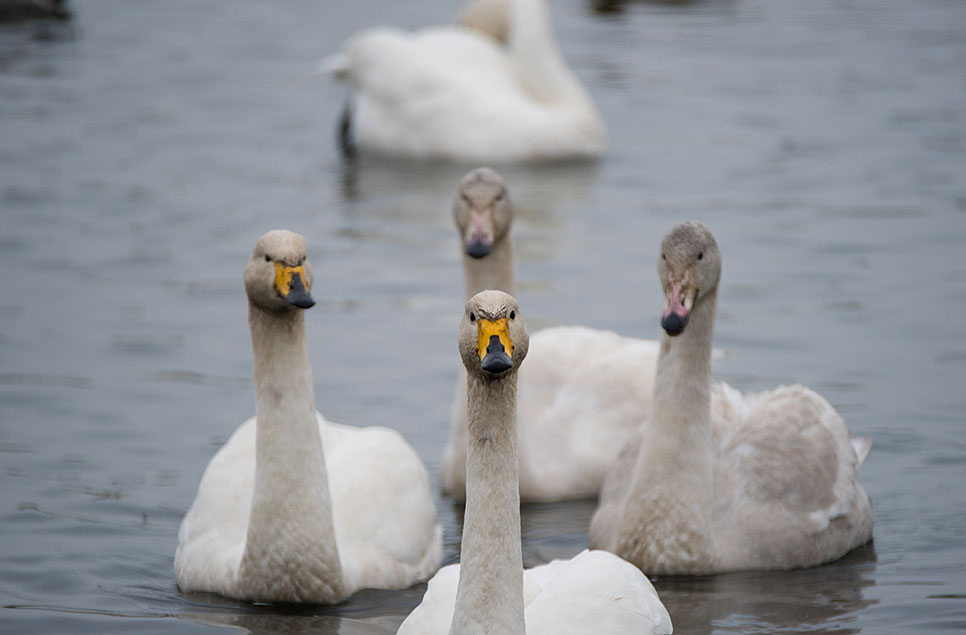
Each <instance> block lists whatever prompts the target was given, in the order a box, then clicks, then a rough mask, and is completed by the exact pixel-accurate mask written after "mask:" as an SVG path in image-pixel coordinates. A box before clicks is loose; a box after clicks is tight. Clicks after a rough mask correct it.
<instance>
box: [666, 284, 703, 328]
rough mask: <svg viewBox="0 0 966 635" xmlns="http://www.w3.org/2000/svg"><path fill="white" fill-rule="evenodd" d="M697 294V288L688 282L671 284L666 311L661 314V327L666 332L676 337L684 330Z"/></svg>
mask: <svg viewBox="0 0 966 635" xmlns="http://www.w3.org/2000/svg"><path fill="white" fill-rule="evenodd" d="M697 295H698V290H697V288H695V287H694V286H692V285H689V284H687V283H685V284H681V283H678V284H672V285H671V292H670V294H669V296H668V297H667V300H666V302H665V304H664V312H663V313H662V314H661V327H662V328H663V329H664V332H665V333H667V334H668V335H670V336H672V337H674V336H675V335H680V334H681V333H683V332H684V329H685V327H686V326H687V325H688V319H689V318H690V317H691V309H692V307H694V299H695V298H696V297H697Z"/></svg>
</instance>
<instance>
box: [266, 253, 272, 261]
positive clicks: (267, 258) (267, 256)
mask: <svg viewBox="0 0 966 635" xmlns="http://www.w3.org/2000/svg"><path fill="white" fill-rule="evenodd" d="M271 261H272V257H271V256H269V255H268V254H265V262H271Z"/></svg>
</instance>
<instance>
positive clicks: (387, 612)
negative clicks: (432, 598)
mask: <svg viewBox="0 0 966 635" xmlns="http://www.w3.org/2000/svg"><path fill="white" fill-rule="evenodd" d="M425 592H426V585H425V584H418V585H416V586H414V587H412V588H409V589H405V590H403V591H384V590H373V589H370V590H364V591H360V592H359V593H357V594H355V595H354V596H352V597H351V598H349V599H348V600H346V601H345V602H343V603H341V604H338V605H336V606H322V605H304V604H252V603H249V602H241V601H234V600H229V599H227V598H223V597H221V596H218V595H214V594H210V593H182V594H180V596H181V598H182V599H183V600H184V601H185V603H186V604H189V605H190V608H189V610H187V611H185V612H184V613H182V614H181V615H180V616H179V617H182V618H184V619H187V620H191V621H192V622H195V623H197V624H203V625H206V626H231V627H236V628H243V629H245V630H246V631H247V632H249V633H252V634H253V635H260V634H265V635H268V634H273V633H277V634H282V635H299V634H302V633H313V634H315V635H324V634H330V633H331V634H334V633H338V634H340V635H378V634H381V633H390V634H391V633H395V632H396V629H398V628H399V624H401V623H402V621H403V619H405V617H406V616H407V615H408V614H409V613H410V612H411V611H412V610H413V609H414V608H415V607H416V606H417V605H418V604H419V603H420V602H421V601H422V599H423V593H425Z"/></svg>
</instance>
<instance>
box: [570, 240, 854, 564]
mask: <svg viewBox="0 0 966 635" xmlns="http://www.w3.org/2000/svg"><path fill="white" fill-rule="evenodd" d="M658 273H659V276H660V279H661V286H662V288H663V289H664V294H665V305H664V306H665V308H664V314H663V319H662V322H661V323H662V326H663V328H664V331H665V332H664V334H663V335H662V339H661V354H660V358H659V359H658V365H657V376H656V378H655V379H654V408H653V412H652V414H651V417H650V420H649V421H647V423H646V424H645V425H643V426H642V427H641V428H640V432H639V433H638V434H637V435H635V436H634V437H632V440H631V441H630V442H629V443H628V447H627V448H626V449H625V450H624V452H623V453H622V454H621V457H620V460H619V461H617V463H616V465H615V466H614V469H613V471H612V472H611V473H610V474H609V475H608V477H607V481H606V483H605V484H604V489H603V491H602V492H601V498H600V505H599V507H598V508H597V511H596V513H595V514H594V518H593V520H592V522H591V527H590V533H589V542H590V545H591V547H594V548H600V549H607V550H610V551H613V552H614V553H616V554H618V555H619V556H621V557H622V558H626V559H627V560H629V561H630V562H633V563H634V564H636V565H637V566H639V567H641V568H642V569H643V570H644V571H646V572H647V573H649V574H669V575H674V574H708V573H716V572H723V571H735V570H741V569H790V568H796V567H807V566H811V565H817V564H821V563H823V562H827V561H830V560H834V559H836V558H839V557H840V556H842V555H844V554H845V553H847V552H848V551H850V550H852V549H854V548H856V547H858V546H860V545H863V544H865V543H866V542H868V541H869V540H870V539H871V538H872V525H873V520H872V509H871V507H870V505H869V498H868V496H867V495H866V493H865V490H864V489H863V488H862V485H861V484H860V483H859V481H858V475H857V473H856V470H857V469H858V467H859V465H861V463H862V461H863V460H864V459H865V457H866V455H867V454H868V452H869V448H870V446H871V442H870V441H869V440H868V439H865V438H858V439H851V442H850V438H849V430H848V428H847V427H846V425H845V422H844V421H843V420H842V418H841V417H840V416H839V415H838V414H837V413H836V412H835V410H834V409H833V408H832V406H831V405H829V403H828V402H827V401H826V400H825V399H823V398H822V397H821V396H820V395H818V394H816V393H815V392H812V391H811V390H809V389H807V388H804V387H802V386H783V387H780V388H777V389H775V390H771V391H767V392H762V393H758V394H752V395H747V396H743V395H741V394H740V393H739V392H738V391H736V390H734V389H732V388H730V387H729V386H727V385H724V384H716V385H714V386H712V384H711V383H710V364H711V347H712V340H713V337H714V321H715V313H716V311H717V304H718V283H719V280H720V278H721V255H720V253H719V251H718V245H717V242H716V241H715V239H714V236H712V234H711V232H710V231H708V229H707V228H706V227H705V226H704V225H701V224H700V223H695V222H686V223H681V224H679V225H676V226H675V227H673V228H672V229H671V230H670V231H669V232H668V233H667V234H666V235H665V236H664V240H663V243H662V245H661V259H660V260H659V261H658Z"/></svg>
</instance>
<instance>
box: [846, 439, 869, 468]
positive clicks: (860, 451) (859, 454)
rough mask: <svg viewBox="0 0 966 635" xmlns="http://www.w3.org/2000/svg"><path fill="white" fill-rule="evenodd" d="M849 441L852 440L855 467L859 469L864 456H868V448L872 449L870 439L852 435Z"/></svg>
mask: <svg viewBox="0 0 966 635" xmlns="http://www.w3.org/2000/svg"><path fill="white" fill-rule="evenodd" d="M849 441H851V442H852V449H854V450H855V458H856V463H855V469H859V468H860V467H861V466H862V463H863V462H864V461H865V457H867V456H869V450H871V449H872V439H870V438H869V437H852V438H851V439H849Z"/></svg>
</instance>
